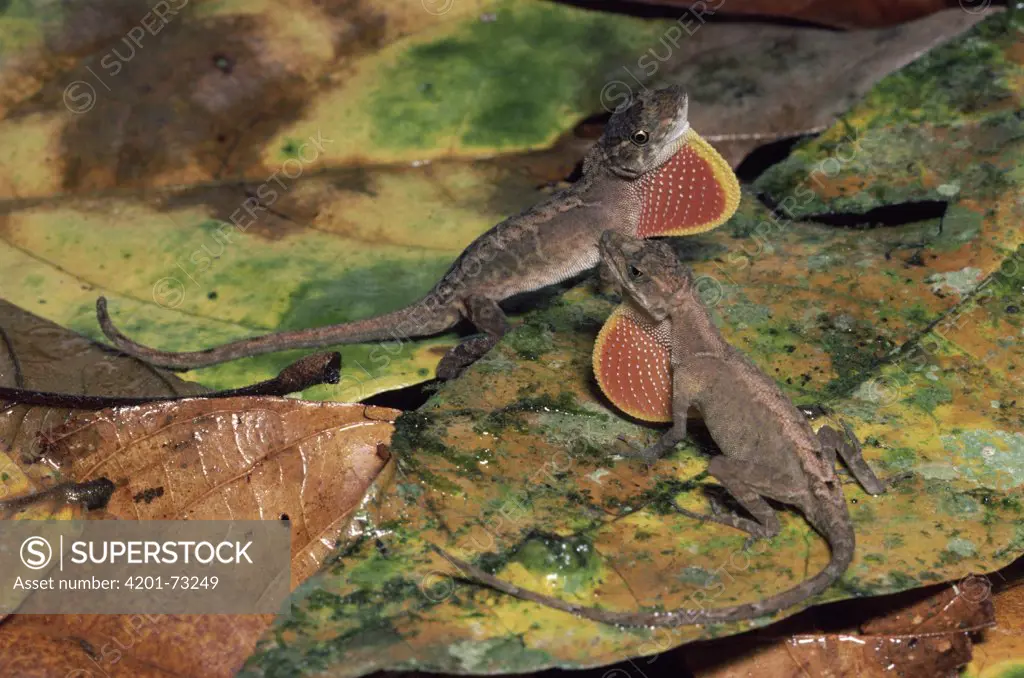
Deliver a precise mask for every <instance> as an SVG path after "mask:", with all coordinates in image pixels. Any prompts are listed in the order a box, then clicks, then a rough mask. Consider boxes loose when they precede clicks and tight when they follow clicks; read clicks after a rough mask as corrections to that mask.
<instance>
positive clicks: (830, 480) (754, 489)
mask: <svg viewBox="0 0 1024 678" xmlns="http://www.w3.org/2000/svg"><path fill="white" fill-rule="evenodd" d="M600 249H601V256H602V267H603V268H606V269H607V270H603V273H604V274H605V275H606V276H608V277H609V278H611V279H612V280H614V282H615V283H616V284H617V285H618V286H619V287H621V289H622V291H623V296H624V297H625V299H624V306H625V311H624V313H622V314H619V317H620V318H622V317H625V318H626V319H627V322H634V323H635V326H636V327H637V328H639V330H638V331H640V332H643V333H645V334H647V335H648V336H649V337H650V338H651V340H652V343H653V344H656V345H658V346H661V347H663V348H664V349H667V350H668V353H669V359H670V373H671V391H672V401H671V402H672V422H673V426H672V428H671V429H670V430H669V431H668V432H667V433H666V434H665V435H664V436H662V437H661V438H660V439H659V440H658V442H656V443H655V444H654V445H652V446H651V447H649V448H647V449H646V450H643V451H641V452H639V453H635V452H634V453H633V454H636V455H637V456H640V457H642V458H644V459H646V460H647V461H649V462H653V461H654V460H656V459H659V458H660V457H662V456H663V455H665V454H666V453H667V452H669V451H670V450H671V449H672V448H673V447H674V446H675V444H676V443H678V442H680V441H682V440H684V439H685V438H686V415H687V410H689V408H690V406H691V405H693V406H695V407H696V408H697V409H698V410H699V411H700V413H701V415H702V416H703V417H704V422H705V424H706V425H707V427H708V430H709V432H710V433H711V436H712V438H713V439H714V440H715V442H716V443H718V446H719V448H720V449H721V451H722V454H721V455H719V456H715V457H713V458H712V459H711V461H710V463H709V464H708V471H709V473H710V474H711V475H712V476H713V477H714V478H716V479H717V480H718V481H719V482H720V483H721V484H722V485H723V486H724V487H725V489H726V490H728V491H729V493H730V494H731V495H732V496H733V497H734V498H735V499H736V501H737V502H738V503H739V504H740V505H741V506H742V507H743V508H744V509H745V510H746V511H747V512H748V513H749V514H750V515H751V516H752V517H753V520H751V519H750V518H746V517H742V516H739V515H735V514H731V513H726V512H724V511H723V510H719V511H716V512H715V514H713V515H709V516H701V515H699V514H694V513H691V512H689V511H685V510H683V509H681V508H679V507H678V506H677V507H676V508H677V510H679V511H680V512H681V513H683V514H684V515H687V516H690V517H694V518H698V519H701V520H711V521H714V522H719V523H723V524H725V525H730V526H732V527H735V528H737V529H740V530H743V531H745V532H747V533H749V534H750V535H751V538H752V539H753V538H768V537H772V536H774V535H775V534H777V533H778V532H779V520H778V517H777V516H776V514H775V512H774V511H773V510H772V508H771V506H770V505H769V504H768V503H767V502H766V501H765V499H773V500H775V501H778V502H781V503H784V504H789V505H790V506H795V507H796V508H798V509H800V511H801V512H802V513H803V514H804V516H805V517H806V518H807V521H808V522H809V523H810V524H811V526H812V527H814V529H815V530H817V531H818V532H819V533H820V534H821V535H822V536H823V537H824V538H825V540H826V541H827V542H828V545H829V549H830V550H831V553H832V556H831V558H830V560H829V563H828V565H826V566H825V568H824V569H823V570H822V571H821V572H819V573H818V574H817V575H815V576H814V577H811V578H810V579H808V580H806V581H804V582H802V583H800V584H798V585H797V586H794V587H793V588H791V589H789V590H787V591H784V592H782V593H778V594H775V595H773V596H771V597H769V598H766V599H765V600H762V601H760V602H756V603H745V604H742V605H735V606H732V607H723V608H717V609H708V610H704V609H677V610H671V611H665V612H615V611H611V610H603V609H600V608H596V607H586V606H583V605H575V604H572V603H567V602H565V601H562V600H559V599H557V598H552V597H550V596H546V595H542V594H539V593H535V592H533V591H529V590H526V589H522V588H520V587H518V586H514V585H513V584H510V583H508V582H506V581H503V580H501V579H498V578H497V577H495V576H493V575H490V574H488V573H486V572H484V571H483V570H481V569H480V568H478V567H476V566H474V565H471V564H469V563H466V562H464V561H461V560H459V559H457V558H455V557H454V556H452V555H450V554H448V553H446V552H444V551H443V550H441V549H439V548H437V547H436V546H435V547H434V548H435V550H437V551H438V552H439V553H440V554H441V555H442V556H444V557H445V558H446V559H448V561H449V562H451V563H452V564H453V565H455V566H456V567H458V568H459V569H460V570H462V571H463V572H464V573H466V574H468V575H469V576H470V577H472V578H473V579H476V580H478V581H480V582H482V583H484V584H486V585H488V586H490V587H492V588H495V589H498V590H500V591H504V592H505V593H508V594H510V595H513V596H516V597H518V598H523V599H525V600H531V601H533V602H536V603H540V604H542V605H546V606H548V607H553V608H556V609H559V610H564V611H566V612H571V613H573V614H577V615H580V616H582V617H586V618H587V619H593V620H595V621H599V622H605V623H608V624H619V625H627V626H681V625H685V624H706V623H710V622H727V621H736V620H738V619H749V618H752V617H760V616H762V615H768V614H773V613H775V612H778V611H779V610H782V609H785V608H788V607H791V606H793V605H796V604H797V603H800V602H801V601H803V600H805V599H807V598H809V597H811V596H814V595H817V594H818V593H820V592H821V591H824V590H825V589H826V588H828V587H829V586H830V585H832V583H833V582H835V581H836V579H838V578H839V577H840V576H841V575H842V573H843V572H844V571H846V568H847V567H848V566H849V564H850V561H851V560H852V559H853V553H854V533H853V525H852V524H851V522H850V516H849V514H848V513H847V510H846V500H845V498H844V497H843V490H842V487H841V485H840V482H839V478H838V477H837V476H836V474H835V459H836V453H838V454H839V456H841V457H842V458H843V461H845V462H846V465H847V466H848V467H849V469H850V471H851V473H852V474H853V475H854V477H856V478H857V480H858V481H859V482H860V484H861V485H862V486H863V487H864V489H865V490H866V491H867V492H869V493H870V494H879V493H881V492H884V491H885V486H884V485H883V484H882V482H881V481H879V480H878V478H877V477H876V476H875V474H874V473H873V472H872V471H871V469H870V468H869V467H868V465H867V464H866V463H865V462H864V459H863V457H862V456H861V454H860V446H859V445H858V444H857V442H856V438H855V437H854V436H853V432H852V431H851V430H850V429H849V427H848V426H846V424H844V425H843V426H844V428H845V429H846V436H845V437H844V436H843V435H842V434H840V433H839V432H838V431H836V430H834V429H832V428H829V427H827V426H826V427H822V428H821V430H820V431H819V432H818V433H817V434H815V433H814V431H813V430H812V429H811V427H810V425H809V424H808V423H807V419H806V417H804V415H803V414H801V413H800V411H798V410H797V409H796V407H794V405H793V404H792V402H790V400H789V399H788V398H787V397H786V396H785V394H784V393H783V392H782V391H781V390H780V389H779V387H778V386H777V385H776V383H775V382H774V381H773V380H772V379H771V378H770V377H768V376H767V375H766V374H765V373H764V372H762V371H761V370H760V369H758V367H757V366H756V365H754V363H753V362H751V361H750V360H749V359H748V358H747V357H746V356H744V355H743V354H742V353H740V352H739V351H738V350H736V349H735V348H733V347H732V346H730V345H729V344H728V343H726V341H725V339H723V338H722V335H721V334H720V333H719V331H718V328H716V327H715V325H714V323H713V322H712V320H711V316H710V314H709V313H708V311H707V309H706V308H705V307H704V305H703V304H702V303H701V300H700V298H699V296H698V294H697V291H696V289H695V285H694V281H693V277H692V275H691V273H690V270H689V269H688V268H686V267H685V266H683V265H682V264H681V263H680V262H679V260H678V259H677V257H676V256H675V254H674V253H673V252H672V250H671V248H669V247H668V246H667V245H666V244H664V243H659V242H653V241H649V242H643V241H639V240H635V239H633V238H630V237H628V236H624V235H622V234H620V233H616V232H613V231H608V232H606V233H605V234H604V235H603V237H602V238H601V240H600ZM622 336H628V335H622ZM608 343H609V342H608V341H606V342H605V344H606V346H605V347H604V348H603V349H601V348H600V347H599V349H598V353H607V352H608V351H618V352H629V351H640V352H642V353H646V352H648V351H649V349H650V346H646V347H645V346H643V345H641V346H640V347H639V348H638V347H637V346H636V345H634V346H619V347H612V346H608ZM597 362H599V357H597V356H595V364H596V363H597ZM612 374H613V373H611V372H609V373H608V375H606V376H609V377H611V375H612ZM635 377H636V375H628V374H625V373H623V375H622V378H623V379H626V380H629V379H635ZM650 391H651V393H652V394H653V393H655V391H656V389H654V388H651V389H650ZM641 400H642V398H641Z"/></svg>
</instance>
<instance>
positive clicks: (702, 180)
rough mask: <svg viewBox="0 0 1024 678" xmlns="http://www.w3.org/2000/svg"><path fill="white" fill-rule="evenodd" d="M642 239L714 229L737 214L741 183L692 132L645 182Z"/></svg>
mask: <svg viewBox="0 0 1024 678" xmlns="http://www.w3.org/2000/svg"><path fill="white" fill-rule="evenodd" d="M639 185H640V189H639V190H640V226H639V228H638V229H637V233H636V235H637V237H638V238H650V237H652V236H663V235H688V234H692V233H700V232H702V231H708V230H711V229H712V228H715V227H717V226H719V225H721V224H722V223H723V222H725V221H726V220H727V219H728V218H729V217H731V216H732V215H733V213H734V212H735V211H736V207H737V206H738V205H739V199H740V187H739V182H738V181H737V180H736V175H735V174H733V171H732V168H731V167H729V164H728V163H727V162H726V161H725V159H724V158H722V156H721V155H719V154H718V151H716V150H715V149H714V148H712V147H711V145H710V144H708V142H706V141H704V139H702V138H701V137H700V135H698V134H697V133H696V132H694V131H693V130H690V131H689V132H687V133H686V139H685V143H684V144H683V146H682V148H680V150H678V151H677V152H676V154H675V155H673V156H672V157H671V158H669V160H668V161H666V162H665V164H664V165H662V166H661V167H660V168H659V169H658V170H657V171H655V172H653V173H651V174H648V175H646V176H644V177H643V178H641V179H640V182H639Z"/></svg>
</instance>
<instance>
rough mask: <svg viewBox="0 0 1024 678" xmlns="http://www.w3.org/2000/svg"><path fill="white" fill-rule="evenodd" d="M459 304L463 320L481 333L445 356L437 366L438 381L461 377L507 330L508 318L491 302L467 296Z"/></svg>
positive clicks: (490, 300)
mask: <svg viewBox="0 0 1024 678" xmlns="http://www.w3.org/2000/svg"><path fill="white" fill-rule="evenodd" d="M463 305H464V307H465V316H466V318H467V319H468V320H469V321H470V322H471V323H472V324H473V326H474V327H476V328H477V329H478V330H480V331H481V332H483V334H481V335H477V336H475V337H470V338H468V339H466V340H465V341H462V342H460V343H459V344H458V345H456V346H454V347H453V348H452V349H451V350H449V351H448V352H447V353H445V355H444V357H443V358H441V362H440V363H438V365H437V378H438V379H442V380H445V381H447V380H449V379H454V378H455V377H457V376H459V375H460V374H462V372H463V370H465V369H466V368H467V367H469V366H470V365H472V364H473V363H475V362H476V361H477V360H479V359H480V358H482V357H483V356H484V354H485V353H487V352H488V351H490V350H491V349H492V348H494V345H495V344H497V343H498V341H499V340H500V339H501V338H502V337H503V336H505V335H506V334H507V333H508V331H509V329H511V327H510V325H509V323H508V317H507V316H506V315H505V312H504V311H502V310H501V307H500V306H498V302H496V301H494V300H493V299H488V298H486V297H469V298H467V299H466V300H465V301H464V302H463Z"/></svg>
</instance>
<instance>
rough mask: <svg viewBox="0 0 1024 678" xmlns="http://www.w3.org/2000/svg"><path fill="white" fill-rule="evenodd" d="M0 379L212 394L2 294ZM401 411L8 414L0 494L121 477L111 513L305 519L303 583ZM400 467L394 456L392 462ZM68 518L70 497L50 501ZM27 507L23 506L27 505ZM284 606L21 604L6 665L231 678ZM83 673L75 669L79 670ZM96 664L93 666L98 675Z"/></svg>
mask: <svg viewBox="0 0 1024 678" xmlns="http://www.w3.org/2000/svg"><path fill="white" fill-rule="evenodd" d="M0 383H2V384H3V385H10V386H22V387H26V388H34V389H38V390H55V391H67V392H84V393H90V394H108V395H145V394H168V395H170V394H178V393H183V392H184V393H189V392H190V391H191V392H196V391H199V390H202V389H201V387H198V386H196V385H194V384H188V383H187V382H181V381H180V380H178V379H177V378H176V377H174V376H173V375H170V374H168V373H165V372H163V371H160V370H154V369H152V368H150V367H147V366H145V365H143V364H142V363H140V362H138V361H136V360H134V359H130V358H126V357H123V356H118V355H114V354H112V353H111V352H110V351H108V350H106V349H103V348H102V347H100V346H98V345H96V344H93V343H92V342H89V341H88V340H87V339H85V338H83V337H79V336H77V335H75V334H73V333H71V332H69V331H67V330H64V329H62V328H60V327H58V326H56V325H53V324H51V323H48V322H46V321H44V320H41V319H39V318H37V317H35V316H33V315H31V314H29V313H27V312H25V311H22V310H21V309H18V308H17V307H14V306H12V305H10V304H7V303H5V302H0ZM397 414H398V413H397V411H395V410H389V409H384V408H375V407H365V406H363V405H342V404H335V403H308V402H302V401H297V400H293V399H288V398H232V399H224V400H217V401H204V400H185V401H179V402H170V403H154V404H152V405H143V406H138V407H130V408H118V409H116V410H104V411H100V412H78V413H70V412H69V411H67V410H57V409H52V408H40V407H27V406H21V405H16V406H8V407H6V408H5V409H2V410H0V444H2V446H3V447H2V449H0V471H2V472H3V476H2V477H3V478H4V481H3V482H2V483H0V491H3V493H4V494H8V493H9V494H11V495H19V494H24V493H26V492H30V491H33V490H38V489H43V488H45V487H47V486H50V485H52V484H54V483H55V482H57V478H58V477H60V478H62V479H69V478H70V479H73V480H76V481H84V480H89V479H92V478H97V477H102V476H106V477H109V478H111V479H113V480H115V481H117V482H118V489H117V490H116V491H115V493H114V495H113V496H112V497H111V501H110V503H109V504H108V506H107V509H106V517H110V518H115V519H168V518H178V517H181V518H193V519H204V518H207V519H210V518H217V519H226V518H235V519H260V518H267V519H275V520H276V519H279V518H281V517H282V516H283V515H285V514H286V515H287V516H288V518H289V519H290V520H291V521H292V522H293V526H294V531H293V540H292V583H293V585H297V584H298V583H299V582H301V581H302V580H303V579H305V578H306V577H307V576H308V575H309V574H311V573H312V572H314V571H315V570H316V569H317V568H318V567H319V564H320V562H321V561H322V560H323V557H324V556H325V555H326V554H327V552H328V551H329V550H330V548H331V547H332V546H333V545H334V543H335V539H336V538H337V537H338V536H339V535H340V534H341V532H342V531H343V530H344V529H345V527H346V526H347V525H348V521H349V520H350V518H351V516H352V515H353V512H354V511H355V510H356V509H357V508H358V507H359V506H360V505H361V503H362V502H363V501H364V498H365V497H372V496H373V495H374V490H370V491H369V493H368V489H369V488H370V486H371V485H372V484H373V483H374V482H375V480H376V481H377V482H378V483H386V481H387V478H389V477H390V473H384V474H383V475H380V472H381V469H383V468H385V466H386V462H387V459H388V455H387V454H385V453H383V452H382V451H379V446H380V445H381V444H386V443H387V442H388V440H389V439H390V436H391V429H392V424H391V422H392V421H393V419H394V417H395V416H396V415H397ZM388 468H390V466H388ZM36 508H37V509H38V510H35V512H34V513H33V514H32V515H35V516H37V517H38V513H39V511H40V510H45V511H51V512H54V510H55V509H57V511H56V512H54V513H53V517H58V518H63V519H68V518H70V517H72V516H73V515H77V514H75V513H74V510H73V509H72V508H71V507H52V506H49V505H47V506H40V507H36ZM24 515H25V514H20V515H19V517H23V516H24ZM272 618H273V616H272V615H223V616H199V615H194V616H188V615H180V616H173V615H111V616H101V615H68V616H61V615H53V616H50V615H13V616H11V617H8V618H7V619H5V620H3V624H2V625H0V658H2V659H0V675H3V676H8V675H11V676H46V677H57V676H60V677H63V676H68V675H79V676H88V675H105V676H166V675H202V676H227V675H232V674H233V673H234V672H235V671H236V670H237V669H238V668H239V666H240V665H241V663H242V661H244V659H245V658H246V657H247V656H248V655H249V653H250V652H251V651H252V648H253V645H254V644H255V642H256V639H257V638H258V637H259V636H260V634H261V633H262V632H263V631H264V629H265V628H266V627H267V625H268V624H269V623H270V621H271V620H272ZM75 671H78V672H79V673H74V672H75ZM90 672H91V673H90Z"/></svg>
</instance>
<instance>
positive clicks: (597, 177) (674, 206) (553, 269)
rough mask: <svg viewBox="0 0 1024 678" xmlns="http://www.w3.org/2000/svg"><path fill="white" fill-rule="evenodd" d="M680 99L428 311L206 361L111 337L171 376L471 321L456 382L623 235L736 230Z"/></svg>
mask: <svg viewBox="0 0 1024 678" xmlns="http://www.w3.org/2000/svg"><path fill="white" fill-rule="evenodd" d="M687 102H688V99H687V96H686V94H685V93H684V92H683V91H682V89H680V88H678V87H669V88H665V89H661V90H649V91H646V92H644V93H642V94H640V95H639V96H637V97H636V99H634V100H633V101H632V102H631V103H630V104H629V105H628V106H626V107H623V108H621V109H620V110H618V111H616V113H615V114H614V115H612V117H611V118H610V120H609V121H608V124H607V126H606V128H605V131H604V134H603V135H602V136H601V138H600V139H599V140H598V142H597V143H596V144H595V145H594V147H593V148H592V149H591V150H590V151H589V152H588V153H587V155H586V157H585V158H584V161H583V172H582V176H581V178H580V179H579V180H578V181H577V182H576V183H574V184H573V185H572V186H570V187H568V188H566V189H563V190H561V191H559V192H557V193H555V194H554V195H552V196H550V197H549V198H547V199H546V200H544V201H542V202H540V203H538V204H537V205H534V206H533V207H531V208H529V209H527V210H525V211H524V212H522V213H521V214H519V215H516V216H513V217H510V218H508V219H506V220H505V221H502V222H501V223H499V224H498V225H496V226H494V227H493V228H491V229H490V230H489V231H488V232H486V233H484V234H483V235H481V236H480V237H479V238H477V239H476V240H474V241H473V242H472V243H470V244H469V246H468V247H466V249H465V250H464V251H463V252H462V254H461V255H459V257H458V258H457V259H456V261H455V262H454V263H453V264H452V266H451V268H450V269H449V270H448V272H447V273H446V274H445V275H444V277H443V278H442V279H441V280H440V281H439V282H438V283H437V284H436V285H435V286H434V288H433V290H432V291H431V292H429V293H428V294H427V295H426V296H425V297H424V298H423V299H421V300H419V301H417V302H415V303H413V304H412V305H410V306H407V307H405V308H402V309H399V310H397V311H393V312H391V313H387V314H384V315H381V316H377V317H373V318H368V319H365V320H357V321H354V322H349V323H343V324H340V325H328V326H325V327H317V328H311V329H305V330H297V331H290V332H277V333H274V334H267V335H264V336H260V337H253V338H249V339H241V340H238V341H233V342H230V343H227V344H223V345H221V346H217V347H214V348H208V349H205V350H201V351H189V352H181V353H174V352H167V351H160V350H156V349H153V348H149V347H146V346H143V345H141V344H138V343H136V342H134V341H132V340H131V339H129V338H128V337H126V336H125V335H123V334H122V333H121V332H120V331H119V330H118V329H117V328H116V327H115V326H114V324H113V322H111V319H110V317H109V315H108V314H107V304H106V299H104V298H103V297H100V298H99V299H98V300H97V301H96V313H97V317H98V319H99V322H100V326H101V327H102V329H103V333H104V334H105V335H106V336H107V338H108V339H110V341H111V342H112V343H113V344H114V345H115V346H116V347H117V348H119V349H121V350H122V351H124V352H125V353H128V354H129V355H133V356H135V357H138V358H141V359H143V360H145V361H146V362H148V363H150V364H153V365H156V366H159V367H166V368H170V369H178V370H185V369H192V368H196V367H204V366H207V365H213V364H216V363H221V362H224V361H227V360H234V359H236V358H243V357H248V356H254V355H260V354H263V353H271V352H274V351H283V350H286V349H295V348H313V347H320V346H329V345H333V344H355V343H363V342H368V341H385V340H395V339H397V340H400V341H401V340H405V339H408V338H411V337H422V336H429V335H432V334H439V333H441V332H444V331H446V330H449V329H451V328H452V327H454V326H455V325H456V324H458V322H459V321H460V320H462V319H466V320H469V321H470V322H471V323H472V324H473V325H474V326H475V327H476V328H477V329H478V330H479V331H480V332H482V333H483V334H482V336H477V337H472V338H470V339H467V340H466V341H464V342H463V343H462V344H459V345H458V346H456V347H455V348H453V349H452V350H451V351H449V353H448V354H447V355H446V356H445V358H444V359H443V360H442V361H441V364H440V365H439V366H438V370H437V372H438V376H439V377H441V378H448V377H450V376H454V375H455V374H457V373H458V372H460V371H461V370H462V369H463V368H464V367H465V366H466V365H468V364H470V363H472V362H473V361H474V360H475V359H477V358H479V357H480V356H482V355H483V354H484V353H485V352H487V350H489V349H490V348H491V347H492V346H493V345H494V344H495V343H497V341H498V339H499V338H500V337H501V336H502V335H503V334H504V333H505V332H507V331H508V328H509V325H508V321H507V318H506V316H505V313H504V312H503V311H502V310H501V308H500V307H499V306H498V302H500V301H503V300H505V299H508V298H510V297H512V296H514V295H517V294H521V293H524V292H532V291H535V290H539V289H541V288H543V287H546V286H549V285H553V284H556V283H559V282H562V281H564V280H567V279H569V278H571V277H573V276H574V275H577V274H579V273H582V272H584V271H586V270H588V269H590V268H593V267H594V266H595V265H596V264H597V262H598V250H597V241H598V238H599V237H600V236H601V233H602V232H603V231H605V230H607V229H610V228H613V229H616V230H619V231H621V232H623V233H628V234H630V235H634V236H637V237H641V238H646V237H651V236H667V235H690V234H694V233H700V232H702V231H707V230H710V229H712V228H715V227H716V226H718V225H720V224H722V223H723V222H725V221H726V220H727V219H728V218H729V217H730V216H732V214H733V212H735V210H736V207H737V205H738V204H739V197H740V190H739V183H738V182H737V180H736V176H735V175H734V174H733V172H732V169H731V168H730V167H729V164H728V163H727V162H725V160H724V159H723V158H722V157H721V156H720V155H719V154H718V153H717V152H716V151H715V150H714V149H713V148H712V147H711V146H710V145H708V143H707V142H706V141H704V140H703V139H702V138H701V137H700V136H699V135H698V134H697V133H696V132H694V131H693V130H692V129H690V124H689V121H688V118H687V105H688V104H687Z"/></svg>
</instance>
